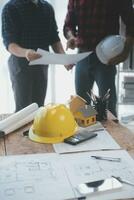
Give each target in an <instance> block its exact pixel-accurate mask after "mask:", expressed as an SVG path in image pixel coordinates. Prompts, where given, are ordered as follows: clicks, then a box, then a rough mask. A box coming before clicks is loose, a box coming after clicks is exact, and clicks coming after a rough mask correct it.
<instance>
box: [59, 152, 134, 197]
mask: <svg viewBox="0 0 134 200" xmlns="http://www.w3.org/2000/svg"><path fill="white" fill-rule="evenodd" d="M93 155H94V156H95V155H96V156H97V155H98V156H107V157H113V158H117V157H118V158H121V162H111V161H104V160H96V159H94V158H92V157H91V156H93ZM61 157H62V161H63V165H64V168H65V170H66V172H67V174H68V178H69V180H70V183H71V185H72V186H73V187H74V188H77V186H78V185H79V184H81V183H86V182H90V181H96V180H102V179H104V178H109V177H111V176H116V177H121V178H122V179H125V180H127V181H129V182H131V183H132V184H134V160H133V159H132V158H131V157H130V156H129V154H128V153H127V152H126V151H125V150H115V151H98V152H90V153H89V152H83V153H74V154H73V153H72V154H64V155H61ZM77 194H78V193H77V190H76V195H77ZM133 197H134V186H130V185H127V184H123V187H122V188H120V189H115V190H111V191H106V192H99V193H98V194H97V193H96V194H92V195H87V198H86V200H98V199H99V200H117V199H127V198H133Z"/></svg>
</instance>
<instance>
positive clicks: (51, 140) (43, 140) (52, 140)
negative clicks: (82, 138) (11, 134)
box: [29, 126, 77, 144]
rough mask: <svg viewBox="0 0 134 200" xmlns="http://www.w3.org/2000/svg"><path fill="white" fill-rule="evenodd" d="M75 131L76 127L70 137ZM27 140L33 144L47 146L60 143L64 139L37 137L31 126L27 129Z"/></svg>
mask: <svg viewBox="0 0 134 200" xmlns="http://www.w3.org/2000/svg"><path fill="white" fill-rule="evenodd" d="M76 131H77V127H76V129H75V131H74V133H73V134H71V135H70V136H72V135H74V134H75V132H76ZM68 137H69V136H68ZM29 138H30V139H31V140H32V141H34V142H38V143H48V144H55V143H61V142H63V141H64V139H65V137H62V136H60V137H42V136H39V135H37V134H36V133H34V132H33V127H32V126H31V128H30V129H29Z"/></svg>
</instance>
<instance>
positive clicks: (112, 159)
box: [91, 156, 121, 162]
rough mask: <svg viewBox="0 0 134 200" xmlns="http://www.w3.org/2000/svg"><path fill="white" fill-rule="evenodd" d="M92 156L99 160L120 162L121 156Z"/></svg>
mask: <svg viewBox="0 0 134 200" xmlns="http://www.w3.org/2000/svg"><path fill="white" fill-rule="evenodd" d="M91 157H92V158H95V159H98V160H107V161H112V162H120V161H121V158H112V157H105V156H91Z"/></svg>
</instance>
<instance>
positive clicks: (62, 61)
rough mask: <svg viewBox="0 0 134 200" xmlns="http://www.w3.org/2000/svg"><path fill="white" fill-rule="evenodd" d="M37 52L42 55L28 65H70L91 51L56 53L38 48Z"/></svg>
mask: <svg viewBox="0 0 134 200" xmlns="http://www.w3.org/2000/svg"><path fill="white" fill-rule="evenodd" d="M37 53H38V54H40V55H42V57H41V58H39V59H36V60H33V61H31V62H30V63H29V65H48V64H59V65H70V64H76V63H77V62H79V61H80V60H82V59H84V58H86V57H87V56H89V55H90V54H91V53H92V52H85V53H79V54H58V53H50V52H48V51H45V50H42V49H38V50H37Z"/></svg>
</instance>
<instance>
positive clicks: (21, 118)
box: [0, 103, 39, 134]
mask: <svg viewBox="0 0 134 200" xmlns="http://www.w3.org/2000/svg"><path fill="white" fill-rule="evenodd" d="M38 108H39V107H38V105H37V104H36V103H33V104H31V105H29V106H27V107H25V108H23V109H22V110H20V111H18V112H16V113H14V114H12V115H11V116H9V117H7V118H6V119H4V120H2V121H0V131H3V132H4V133H5V134H8V133H10V132H12V131H14V130H16V129H18V128H20V127H22V126H24V125H25V124H27V123H29V122H31V121H32V120H33V119H34V117H35V114H36V112H37V110H38Z"/></svg>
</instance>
